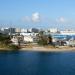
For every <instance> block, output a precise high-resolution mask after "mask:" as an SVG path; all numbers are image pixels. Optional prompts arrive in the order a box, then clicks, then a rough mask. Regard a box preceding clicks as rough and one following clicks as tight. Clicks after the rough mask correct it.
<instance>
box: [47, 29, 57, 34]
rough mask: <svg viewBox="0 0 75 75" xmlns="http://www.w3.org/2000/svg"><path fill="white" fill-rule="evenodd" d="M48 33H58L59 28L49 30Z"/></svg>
mask: <svg viewBox="0 0 75 75" xmlns="http://www.w3.org/2000/svg"><path fill="white" fill-rule="evenodd" d="M48 31H50V32H51V33H57V32H58V29H57V28H50V29H48Z"/></svg>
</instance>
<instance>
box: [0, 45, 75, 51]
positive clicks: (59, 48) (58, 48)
mask: <svg viewBox="0 0 75 75" xmlns="http://www.w3.org/2000/svg"><path fill="white" fill-rule="evenodd" d="M0 51H37V52H64V51H75V47H68V46H59V47H50V46H46V47H44V46H31V47H29V46H27V47H23V48H21V49H17V50H14V49H9V48H0Z"/></svg>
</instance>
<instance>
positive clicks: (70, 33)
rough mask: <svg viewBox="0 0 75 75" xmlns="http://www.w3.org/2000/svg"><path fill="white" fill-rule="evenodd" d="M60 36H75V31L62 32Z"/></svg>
mask: <svg viewBox="0 0 75 75" xmlns="http://www.w3.org/2000/svg"><path fill="white" fill-rule="evenodd" d="M60 34H62V35H75V31H74V30H66V31H60Z"/></svg>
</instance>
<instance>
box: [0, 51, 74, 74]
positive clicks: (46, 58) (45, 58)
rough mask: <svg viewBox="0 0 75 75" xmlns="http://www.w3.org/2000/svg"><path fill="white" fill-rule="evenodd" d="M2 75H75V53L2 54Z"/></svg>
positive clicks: (0, 69) (0, 66) (0, 70)
mask: <svg viewBox="0 0 75 75" xmlns="http://www.w3.org/2000/svg"><path fill="white" fill-rule="evenodd" d="M0 75H75V52H24V51H22V52H0Z"/></svg>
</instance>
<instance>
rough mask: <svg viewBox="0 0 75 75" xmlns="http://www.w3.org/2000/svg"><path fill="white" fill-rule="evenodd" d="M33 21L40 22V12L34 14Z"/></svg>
mask: <svg viewBox="0 0 75 75" xmlns="http://www.w3.org/2000/svg"><path fill="white" fill-rule="evenodd" d="M32 21H33V22H40V14H39V13H38V12H36V13H33V14H32Z"/></svg>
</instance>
